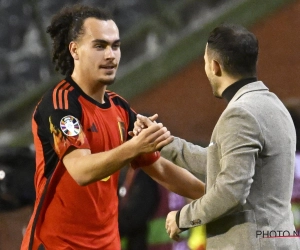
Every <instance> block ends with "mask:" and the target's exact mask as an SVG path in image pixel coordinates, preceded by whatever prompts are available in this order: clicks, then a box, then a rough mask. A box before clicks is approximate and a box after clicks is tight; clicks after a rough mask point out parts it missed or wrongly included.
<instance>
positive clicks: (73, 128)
mask: <svg viewBox="0 0 300 250" xmlns="http://www.w3.org/2000/svg"><path fill="white" fill-rule="evenodd" d="M67 85H68V83H67V82H65V83H64V84H63V85H61V86H60V85H58V86H56V87H55V88H54V89H53V90H52V91H49V92H48V93H46V94H45V96H44V97H43V99H42V101H41V102H40V104H39V105H38V107H37V109H36V111H35V121H36V123H37V124H38V128H39V135H40V139H41V140H42V141H43V143H44V144H50V145H51V147H52V149H53V150H54V151H55V153H56V154H57V156H58V158H59V159H62V158H63V156H64V155H65V153H66V151H67V150H68V149H69V148H70V147H75V148H90V146H89V143H88V140H87V138H86V136H85V134H84V132H83V129H82V126H81V120H82V110H81V105H80V103H79V101H78V97H77V95H76V94H75V93H74V92H73V91H72V90H73V89H72V87H68V86H67ZM59 86H60V87H59ZM61 89H62V90H61Z"/></svg>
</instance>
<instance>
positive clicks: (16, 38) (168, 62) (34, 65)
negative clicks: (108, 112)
mask: <svg viewBox="0 0 300 250" xmlns="http://www.w3.org/2000/svg"><path fill="white" fill-rule="evenodd" d="M74 3H84V4H90V5H95V6H102V7H105V8H108V9H109V10H110V11H111V12H112V13H113V14H114V17H115V21H116V23H117V24H118V26H119V29H120V34H121V40H122V46H121V50H122V59H121V65H120V68H119V71H118V74H117V81H116V83H115V84H114V85H113V86H112V87H111V90H113V91H116V92H117V93H118V94H120V95H122V96H123V97H125V98H126V99H127V100H128V101H129V102H130V104H131V106H132V107H133V108H134V109H135V110H136V111H137V112H139V113H147V114H153V113H158V115H159V119H160V121H161V122H163V123H164V124H165V125H166V126H167V127H168V129H169V130H170V131H171V132H172V133H173V134H174V135H176V136H180V137H182V138H185V139H187V140H188V141H191V142H194V143H198V144H201V145H206V143H208V142H209V139H210V135H211V133H212V130H213V127H214V125H215V123H216V122H217V119H218V117H219V115H220V114H221V112H222V111H223V110H224V108H225V106H226V103H225V102H224V101H222V100H219V99H216V98H214V97H213V95H212V92H211V87H210V85H209V83H208V80H207V79H206V76H205V72H204V62H203V54H204V48H205V43H206V38H207V36H208V33H209V31H211V30H212V29H213V28H214V27H215V26H216V25H218V24H220V23H221V22H224V21H226V22H235V23H239V24H242V25H244V26H246V27H247V28H249V29H250V30H251V31H252V32H254V33H255V34H256V36H257V37H258V39H259V44H260V55H259V62H258V78H259V79H260V80H262V81H264V83H265V84H266V85H267V86H268V87H269V88H270V90H271V91H272V92H274V93H276V94H277V95H278V96H279V98H280V99H281V100H282V101H283V102H284V103H286V104H287V105H289V106H292V107H293V108H294V109H296V110H300V102H299V99H300V85H299V79H300V61H299V55H300V46H299V45H300V35H299V27H300V1H299V0H265V1H261V0H226V1H222V0H184V1H182V0H151V1H149V0H97V1H96V0H86V1H75V0H64V1H58V0H51V1H46V0H39V1H38V0H25V1H24V0H1V1H0V13H1V16H0V18H1V22H0V30H1V33H0V55H1V60H0V68H1V70H0V90H1V91H0V120H1V123H0V147H1V150H2V151H1V150H0V153H1V154H0V163H1V162H4V163H3V164H2V165H3V167H2V169H1V168H0V197H1V195H2V196H3V195H4V194H5V192H8V191H9V190H11V189H7V188H6V189H1V185H2V187H3V186H5V185H8V184H7V183H8V176H10V177H9V178H10V182H11V183H13V182H17V183H19V182H20V183H22V182H24V184H25V183H28V179H27V177H28V178H32V173H33V171H34V163H33V162H30V161H26V160H24V161H22V160H21V164H20V161H18V162H17V161H16V162H14V161H11V162H6V159H7V158H9V157H11V155H12V154H15V156H14V157H15V158H13V159H16V160H17V159H18V158H19V160H20V159H23V158H22V157H23V156H24V152H28V154H27V155H29V156H30V157H34V154H33V155H31V153H30V152H32V151H34V149H33V148H31V145H32V136H31V115H32V112H33V109H34V106H35V105H36V103H37V102H38V100H39V99H40V97H41V96H42V94H43V92H44V91H45V90H46V89H48V88H49V87H50V86H52V85H54V84H55V83H56V81H58V79H60V77H62V76H60V75H59V74H58V73H55V72H54V70H53V66H52V63H51V59H50V58H51V42H50V40H49V37H48V36H47V34H46V32H45V29H46V27H47V26H48V24H49V22H50V19H51V16H52V15H53V14H54V13H55V12H57V11H58V10H59V9H60V8H61V7H63V6H64V5H67V4H74ZM26 150H29V151H26ZM16 152H17V153H16ZM25 155H26V154H25ZM22 162H23V163H22ZM22 166H23V167H24V169H28V170H26V171H25V172H24V169H23V170H22V171H21V170H20V167H21V169H22ZM1 171H2V172H1ZM3 173H6V175H4V177H3ZM8 173H10V174H9V175H8ZM12 173H14V174H13V175H12ZM11 176H14V177H11ZM5 178H6V179H5ZM299 178H300V177H299ZM1 183H2V184H1ZM29 183H33V179H32V182H30V181H29ZM9 185H12V186H14V185H15V184H14V185H13V184H9ZM25 186H26V187H27V188H28V190H31V188H32V186H31V185H30V184H28V185H25ZM26 187H24V186H21V185H19V186H18V185H17V187H16V186H14V188H15V189H18V188H21V189H22V190H24V189H26ZM15 189H14V190H13V194H14V195H15V197H10V199H12V200H10V201H11V202H13V203H12V204H11V207H9V206H8V203H5V204H4V200H3V199H2V200H1V199H0V202H1V204H0V210H1V211H0V250H2V249H4V250H14V249H18V247H17V246H18V245H19V242H20V239H21V237H22V230H21V229H20V228H22V227H24V225H25V226H26V223H27V219H28V218H29V215H30V212H31V210H30V209H31V208H30V204H28V203H30V202H29V201H30V196H28V199H27V200H26V202H25V200H24V199H23V198H24V193H22V192H19V191H16V190H15ZM7 190H8V191H7ZM1 192H2V193H1ZM20 195H21V196H20ZM22 195H23V196H22ZM3 197H6V198H7V197H8V196H3ZM3 197H2V198H3ZM22 197H23V198H22ZM163 197H169V196H163ZM20 199H21V200H20ZM22 199H23V200H22ZM293 201H294V203H293V209H294V211H295V223H296V224H297V225H298V227H299V224H300V222H299V221H300V213H299V210H300V208H299V207H300V205H299V202H298V203H297V199H296V200H295V199H294V200H293ZM4 206H5V209H4ZM7 206H8V207H7ZM166 206H167V205H166ZM160 216H164V215H160ZM159 223H160V221H159V220H157V218H156V220H155V221H151V222H150V225H151V228H150V232H149V242H150V244H151V246H152V247H154V248H153V249H159V245H165V246H166V247H167V245H168V247H169V248H165V249H171V247H172V248H173V249H175V248H176V247H177V248H176V249H180V247H182V248H181V249H184V246H174V245H173V244H171V243H170V242H169V241H168V238H167V235H165V236H163V235H164V232H160V231H158V233H157V230H158V229H159V228H162V229H163V228H164V227H163V224H162V225H161V224H159ZM161 223H163V220H162V222H161ZM7 242H9V243H7ZM5 244H6V245H5ZM8 244H11V245H8ZM161 249H162V248H161Z"/></svg>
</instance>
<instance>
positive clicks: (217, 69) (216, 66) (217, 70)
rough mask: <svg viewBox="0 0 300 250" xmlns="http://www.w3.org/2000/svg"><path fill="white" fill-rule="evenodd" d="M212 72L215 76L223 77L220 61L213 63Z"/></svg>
mask: <svg viewBox="0 0 300 250" xmlns="http://www.w3.org/2000/svg"><path fill="white" fill-rule="evenodd" d="M212 72H213V73H214V75H216V76H221V75H222V68H221V65H220V63H219V62H218V61H216V60H213V61H212Z"/></svg>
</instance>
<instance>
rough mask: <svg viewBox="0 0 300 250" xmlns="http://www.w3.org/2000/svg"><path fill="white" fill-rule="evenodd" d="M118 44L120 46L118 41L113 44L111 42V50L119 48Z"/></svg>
mask: <svg viewBox="0 0 300 250" xmlns="http://www.w3.org/2000/svg"><path fill="white" fill-rule="evenodd" d="M120 46H121V44H120V43H115V44H113V46H112V49H113V50H117V49H119V48H120Z"/></svg>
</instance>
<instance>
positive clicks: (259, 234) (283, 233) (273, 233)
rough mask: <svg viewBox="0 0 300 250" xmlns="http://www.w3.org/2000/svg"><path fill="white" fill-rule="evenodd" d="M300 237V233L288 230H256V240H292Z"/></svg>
mask: <svg viewBox="0 0 300 250" xmlns="http://www.w3.org/2000/svg"><path fill="white" fill-rule="evenodd" d="M291 237H299V238H300V231H288V230H270V231H268V230H267V231H262V230H256V238H291Z"/></svg>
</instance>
